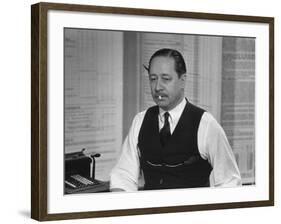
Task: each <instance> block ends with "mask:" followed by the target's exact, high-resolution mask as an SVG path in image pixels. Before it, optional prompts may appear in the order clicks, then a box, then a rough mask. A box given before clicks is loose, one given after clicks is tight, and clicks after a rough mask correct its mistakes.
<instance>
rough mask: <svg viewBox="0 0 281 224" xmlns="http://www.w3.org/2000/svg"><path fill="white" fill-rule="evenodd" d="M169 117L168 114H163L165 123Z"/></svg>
mask: <svg viewBox="0 0 281 224" xmlns="http://www.w3.org/2000/svg"><path fill="white" fill-rule="evenodd" d="M169 116H170V114H169V112H165V113H164V118H165V123H166V122H168V121H169Z"/></svg>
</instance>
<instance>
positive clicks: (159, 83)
mask: <svg viewBox="0 0 281 224" xmlns="http://www.w3.org/2000/svg"><path fill="white" fill-rule="evenodd" d="M162 88H163V86H162V82H161V80H160V79H158V80H157V82H156V85H155V90H156V91H159V90H161V89H162Z"/></svg>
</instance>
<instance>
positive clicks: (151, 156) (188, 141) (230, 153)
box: [31, 3, 274, 221]
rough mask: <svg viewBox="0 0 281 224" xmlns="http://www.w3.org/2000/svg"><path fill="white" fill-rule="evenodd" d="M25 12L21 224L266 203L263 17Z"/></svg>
mask: <svg viewBox="0 0 281 224" xmlns="http://www.w3.org/2000/svg"><path fill="white" fill-rule="evenodd" d="M31 9H32V10H31V17H32V19H31V22H32V24H31V28H32V32H31V38H32V46H31V57H32V64H31V77H32V83H31V88H32V90H31V92H32V94H31V95H32V96H31V99H32V100H31V101H32V103H31V111H32V125H31V126H32V130H31V132H32V147H31V150H32V153H31V154H32V158H31V159H32V164H31V166H32V167H31V170H32V173H31V175H32V178H31V179H32V189H31V192H32V194H31V196H32V200H31V202H32V204H31V217H32V218H33V219H36V220H40V221H45V220H59V219H77V218H90V217H92V218H94V217H108V216H123V215H137V214H153V213H167V212H186V211H199V210H214V209H224V208H243V207H258V206H273V205H274V103H273V102H274V18H271V17H257V16H240V15H224V14H210V13H195V12H183V11H163V10H150V9H136V8H117V7H103V6H89V5H71V4H57V3H38V4H35V5H32V7H31Z"/></svg>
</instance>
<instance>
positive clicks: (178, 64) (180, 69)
mask: <svg viewBox="0 0 281 224" xmlns="http://www.w3.org/2000/svg"><path fill="white" fill-rule="evenodd" d="M160 56H161V57H169V58H173V59H174V61H175V71H176V72H177V74H178V77H181V76H182V75H183V74H185V73H186V66H185V62H184V59H183V56H182V55H181V53H180V52H178V51H177V50H174V49H170V48H162V49H160V50H158V51H156V52H155V53H154V54H153V55H152V56H151V58H150V60H149V64H148V67H146V66H145V69H146V70H147V71H148V72H149V70H150V65H151V62H152V59H153V58H155V57H160Z"/></svg>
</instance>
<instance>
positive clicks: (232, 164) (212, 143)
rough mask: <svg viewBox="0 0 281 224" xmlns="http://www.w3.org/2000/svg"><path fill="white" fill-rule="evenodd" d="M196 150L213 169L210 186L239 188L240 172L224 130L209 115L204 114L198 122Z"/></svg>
mask: <svg viewBox="0 0 281 224" xmlns="http://www.w3.org/2000/svg"><path fill="white" fill-rule="evenodd" d="M198 148H199V151H200V154H201V156H202V157H203V158H204V159H208V161H209V163H210V164H211V166H212V167H213V170H212V172H211V175H210V185H211V186H214V187H234V186H241V176H240V172H239V169H238V166H237V163H236V160H235V157H234V154H233V151H232V149H231V147H230V145H229V142H228V140H227V137H226V135H225V133H224V130H223V129H222V127H221V126H220V125H219V124H218V122H217V121H216V120H215V118H214V117H213V116H212V115H211V114H209V113H204V114H203V116H202V120H201V122H200V126H199V130H198Z"/></svg>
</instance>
